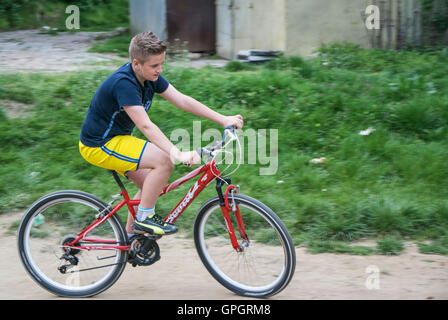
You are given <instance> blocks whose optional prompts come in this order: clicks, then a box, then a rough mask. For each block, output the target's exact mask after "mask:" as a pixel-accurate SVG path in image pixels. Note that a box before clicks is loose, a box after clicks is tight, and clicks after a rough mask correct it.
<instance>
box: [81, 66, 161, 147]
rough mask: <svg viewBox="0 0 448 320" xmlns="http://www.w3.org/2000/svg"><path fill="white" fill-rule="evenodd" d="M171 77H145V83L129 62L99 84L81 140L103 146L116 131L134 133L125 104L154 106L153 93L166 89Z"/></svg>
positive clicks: (118, 133)
mask: <svg viewBox="0 0 448 320" xmlns="http://www.w3.org/2000/svg"><path fill="white" fill-rule="evenodd" d="M168 85H169V83H168V81H166V79H165V78H163V77H162V76H161V75H159V77H158V79H157V80H156V81H148V80H146V81H145V86H144V87H143V86H142V85H141V83H140V82H139V81H138V80H137V77H136V76H135V74H134V71H133V70H132V64H131V63H129V62H128V63H126V64H124V65H123V66H121V67H120V68H119V69H118V70H116V71H115V72H114V73H112V74H111V75H110V76H109V77H108V78H107V79H106V80H104V82H103V83H102V84H101V85H100V87H99V88H98V90H97V91H96V93H95V95H94V96H93V99H92V102H91V103H90V106H89V110H88V111H87V115H86V118H85V119H84V123H83V124H82V128H81V135H80V140H81V142H82V143H83V144H84V145H86V146H88V147H101V146H102V145H104V144H105V143H106V142H107V141H109V140H110V139H112V138H113V137H115V136H117V135H126V134H128V135H129V134H131V133H132V130H133V129H134V127H135V124H134V122H133V121H132V120H131V118H129V116H128V115H127V113H126V111H124V109H123V107H125V106H143V107H144V108H145V110H146V111H148V110H149V108H150V107H151V103H152V99H153V97H154V93H163V92H164V91H165V90H166V89H167V88H168Z"/></svg>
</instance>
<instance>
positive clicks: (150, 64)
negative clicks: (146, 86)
mask: <svg viewBox="0 0 448 320" xmlns="http://www.w3.org/2000/svg"><path fill="white" fill-rule="evenodd" d="M164 61H165V52H164V53H161V54H159V55H154V56H150V58H149V59H148V60H146V62H145V63H143V64H141V63H140V62H138V60H137V59H134V60H133V61H132V65H133V67H134V72H135V73H136V75H137V76H138V77H139V78H141V80H149V81H156V80H157V79H158V78H159V74H160V73H161V72H162V65H163V62H164Z"/></svg>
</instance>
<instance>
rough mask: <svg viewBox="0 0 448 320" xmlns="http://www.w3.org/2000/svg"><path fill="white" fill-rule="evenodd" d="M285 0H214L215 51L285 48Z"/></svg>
mask: <svg viewBox="0 0 448 320" xmlns="http://www.w3.org/2000/svg"><path fill="white" fill-rule="evenodd" d="M284 4H285V0H256V1H254V0H216V30H217V32H216V42H217V43H216V51H217V54H218V55H220V56H222V57H224V58H228V59H234V58H235V57H236V54H237V53H238V51H240V50H248V49H262V50H269V49H270V50H282V51H283V50H285V43H286V42H285V39H286V33H285V32H286V29H285V13H284V8H285V6H284Z"/></svg>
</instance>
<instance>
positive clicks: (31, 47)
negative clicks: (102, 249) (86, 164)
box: [0, 30, 448, 300]
mask: <svg viewBox="0 0 448 320" xmlns="http://www.w3.org/2000/svg"><path fill="white" fill-rule="evenodd" d="M98 34H99V33H87V32H79V33H67V32H65V33H61V34H59V35H47V34H39V33H38V31H37V30H27V31H15V32H3V33H0V74H1V73H14V72H39V73H57V72H67V71H75V70H80V69H83V70H85V69H91V68H111V69H113V68H114V63H115V62H114V61H116V60H120V59H121V60H122V61H126V59H122V58H118V57H115V56H112V55H104V54H95V53H88V52H87V49H88V48H89V47H90V46H91V44H92V43H93V42H94V41H95V40H94V39H95V37H96V36H97V35H98ZM220 63H222V61H206V60H198V61H191V62H190V66H193V67H201V66H204V65H206V64H212V65H217V64H220ZM15 112H16V113H17V111H15ZM20 218H21V213H10V214H1V215H0V241H1V246H2V249H3V250H4V251H5V252H4V253H3V254H2V257H3V259H0V299H60V298H58V297H55V296H54V295H52V294H50V293H48V292H46V291H45V290H43V289H42V288H41V287H39V286H38V285H37V284H36V283H35V282H34V281H33V280H32V279H31V278H30V277H29V276H28V274H27V273H26V272H25V269H24V268H23V266H22V263H21V261H20V260H19V256H18V252H17V244H16V237H15V235H14V232H12V233H11V232H9V233H8V232H7V230H8V228H9V227H10V226H11V223H13V222H14V221H18V220H20ZM365 244H367V245H368V244H372V243H369V242H367V243H365ZM159 245H160V247H161V256H162V258H161V260H160V261H158V262H157V263H156V264H154V265H152V266H149V267H137V268H132V267H131V266H130V265H127V267H126V269H125V271H124V273H123V275H122V276H121V278H120V279H119V280H118V281H117V282H116V283H115V284H114V285H113V286H112V287H111V288H109V289H108V290H107V291H106V292H104V293H102V294H100V295H98V296H96V297H95V298H93V299H171V300H185V299H189V300H206V299H207V300H209V299H212V300H215V299H216V300H218V299H219V300H229V299H242V298H241V297H238V296H236V295H234V294H233V293H232V292H230V291H228V290H227V289H225V288H224V287H222V286H221V285H220V284H219V283H218V282H216V281H215V280H214V279H213V278H212V277H211V276H210V275H209V274H208V272H207V270H206V269H205V267H204V266H203V265H202V263H201V261H200V259H199V257H198V255H197V253H196V250H195V248H194V244H193V242H192V241H191V240H188V239H184V238H182V237H179V236H170V237H164V238H163V239H161V241H159ZM296 254H297V267H296V272H295V275H294V278H293V280H292V281H291V283H290V284H289V286H288V287H287V288H286V289H285V290H283V291H282V292H281V293H280V294H278V295H276V296H274V297H272V298H271V299H274V300H275V299H282V300H291V299H303V300H311V299H325V300H332V299H350V300H352V299H363V300H369V299H448V257H446V256H440V255H427V254H420V253H419V252H418V248H417V246H416V245H415V244H412V243H407V244H406V248H405V250H404V252H403V253H402V254H401V255H399V256H382V255H372V256H351V255H337V254H317V255H313V254H310V253H308V252H307V251H306V249H305V248H303V247H297V248H296ZM249 300H250V299H249Z"/></svg>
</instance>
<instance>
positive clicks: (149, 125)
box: [124, 106, 200, 164]
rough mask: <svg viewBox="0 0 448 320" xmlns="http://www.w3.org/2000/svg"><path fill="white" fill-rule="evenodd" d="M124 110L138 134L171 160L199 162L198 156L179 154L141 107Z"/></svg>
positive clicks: (186, 153) (195, 154)
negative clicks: (166, 154) (138, 131)
mask: <svg viewBox="0 0 448 320" xmlns="http://www.w3.org/2000/svg"><path fill="white" fill-rule="evenodd" d="M124 110H125V111H126V113H127V114H128V115H129V118H131V120H132V121H133V122H134V123H135V125H136V126H137V128H138V129H139V130H140V132H141V133H142V134H143V135H144V136H145V137H146V138H147V139H148V140H150V141H151V142H152V143H154V144H155V145H156V146H157V147H159V148H160V149H162V150H163V151H165V152H166V153H168V154H169V155H170V156H171V157H172V159H175V160H178V161H180V162H184V163H190V164H196V163H198V162H199V161H200V159H199V160H198V159H196V158H198V157H199V156H198V154H197V153H196V152H195V151H194V152H181V151H180V150H179V149H178V148H177V147H176V146H174V145H173V144H172V143H171V141H170V140H169V139H168V138H167V137H166V136H165V135H164V134H163V132H162V131H161V130H160V129H159V127H158V126H156V125H155V124H154V123H153V122H152V121H151V120H150V119H149V116H148V114H147V113H146V111H145V109H144V108H143V106H126V107H124Z"/></svg>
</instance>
